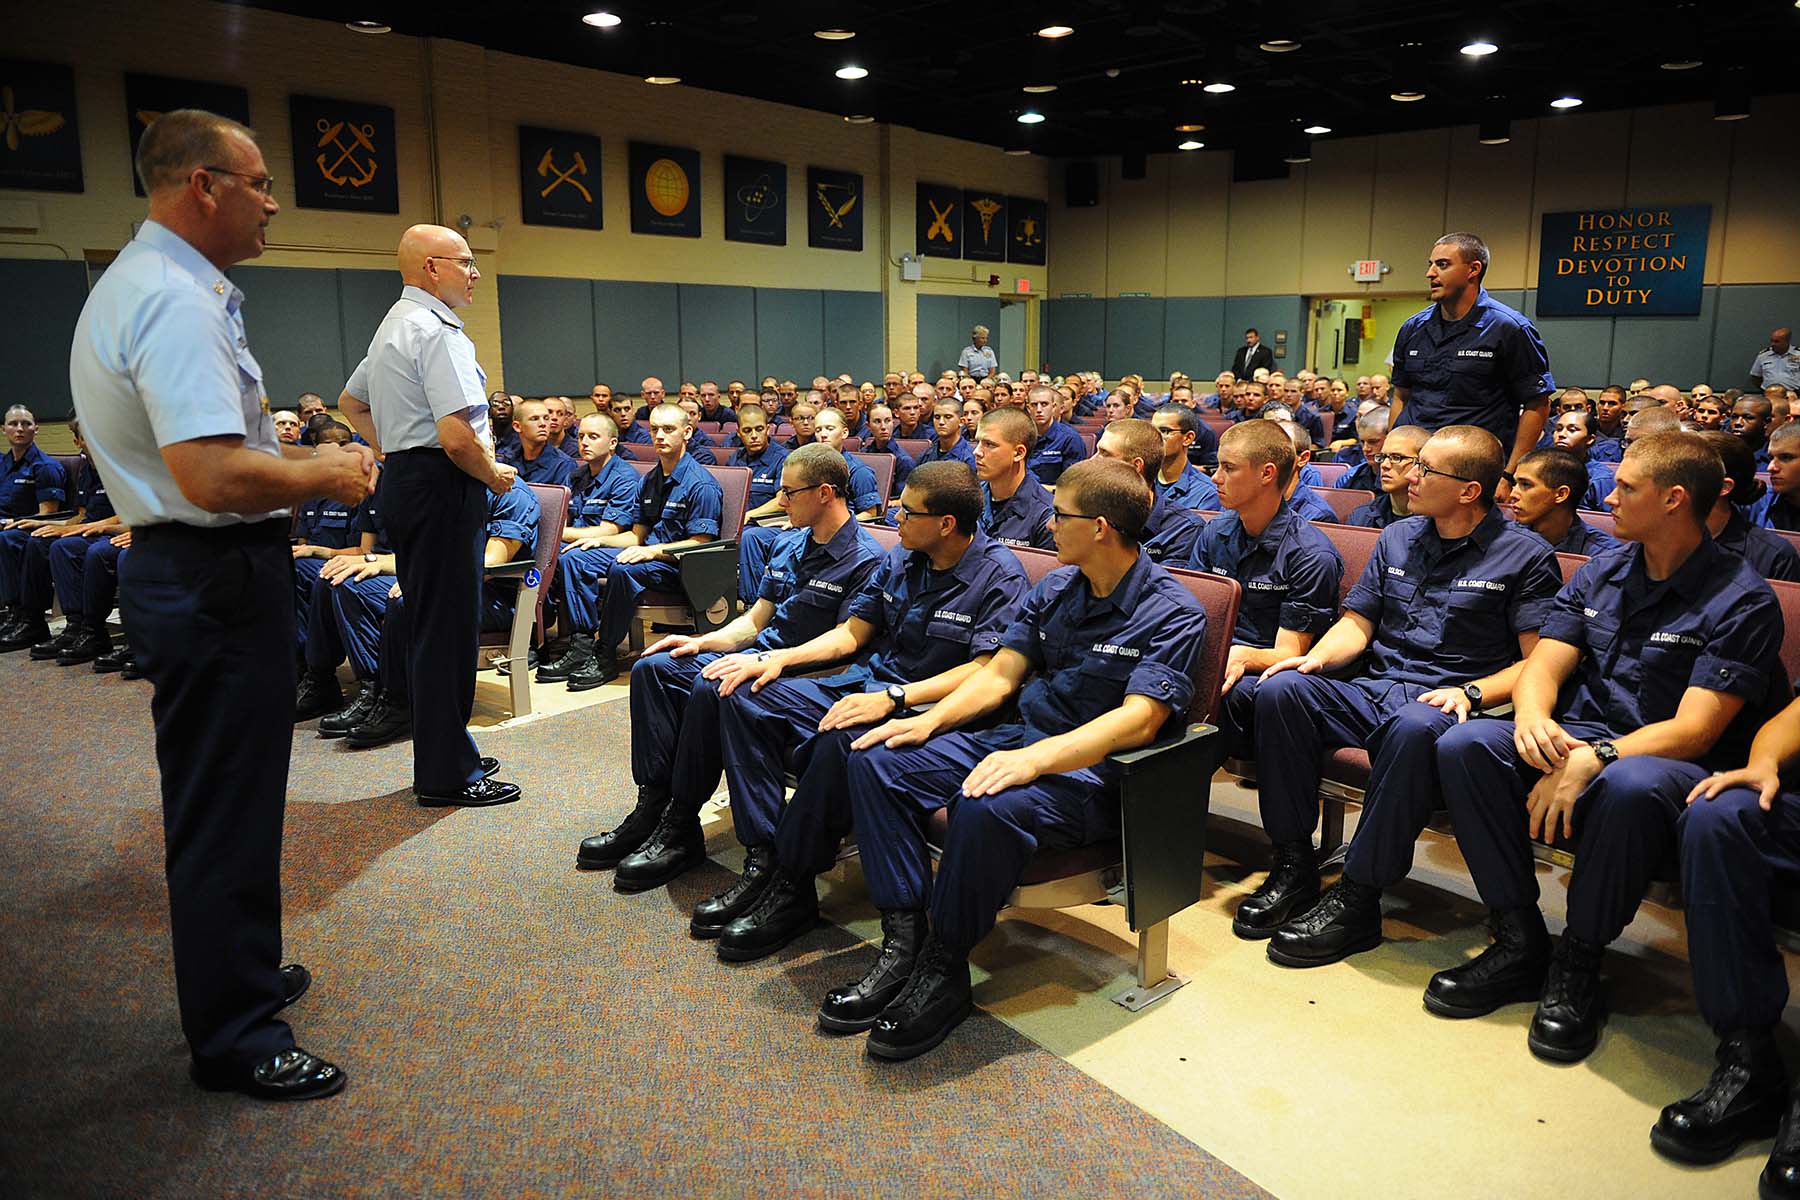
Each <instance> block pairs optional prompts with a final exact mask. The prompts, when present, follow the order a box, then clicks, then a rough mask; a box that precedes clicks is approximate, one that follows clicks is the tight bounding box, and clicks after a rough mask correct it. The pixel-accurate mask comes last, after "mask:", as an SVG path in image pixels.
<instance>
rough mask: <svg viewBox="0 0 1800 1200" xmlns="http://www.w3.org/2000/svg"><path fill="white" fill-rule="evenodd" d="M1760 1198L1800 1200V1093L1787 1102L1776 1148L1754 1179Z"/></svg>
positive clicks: (1777, 1134) (1777, 1135)
mask: <svg viewBox="0 0 1800 1200" xmlns="http://www.w3.org/2000/svg"><path fill="white" fill-rule="evenodd" d="M1756 1194H1757V1195H1758V1196H1760V1197H1762V1200H1800V1096H1797V1097H1795V1098H1794V1100H1793V1102H1792V1103H1791V1104H1789V1106H1788V1110H1787V1115H1786V1116H1784V1117H1782V1118H1781V1129H1780V1131H1779V1132H1777V1133H1776V1135H1775V1149H1774V1151H1773V1152H1772V1153H1771V1154H1770V1155H1769V1162H1768V1165H1767V1166H1765V1167H1763V1170H1762V1174H1761V1175H1760V1176H1758V1177H1757V1180H1756Z"/></svg>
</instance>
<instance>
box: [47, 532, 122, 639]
mask: <svg viewBox="0 0 1800 1200" xmlns="http://www.w3.org/2000/svg"><path fill="white" fill-rule="evenodd" d="M112 539H113V535H112V534H101V535H99V536H96V537H60V538H57V539H56V540H55V541H54V542H51V543H50V577H51V578H52V579H53V580H54V581H55V584H56V598H57V600H59V601H61V603H62V607H63V612H64V613H65V614H67V615H68V616H71V617H78V616H82V615H84V614H85V615H91V616H92V618H93V620H94V621H95V622H96V624H95V626H94V628H96V629H98V628H99V625H98V622H100V621H104V620H106V615H107V614H108V613H110V612H111V611H112V610H113V604H114V602H115V601H116V600H117V598H118V595H119V558H120V556H121V555H123V554H124V553H125V551H124V550H122V549H120V548H119V547H118V546H115V545H113V544H112ZM27 607H29V605H28V606H27Z"/></svg>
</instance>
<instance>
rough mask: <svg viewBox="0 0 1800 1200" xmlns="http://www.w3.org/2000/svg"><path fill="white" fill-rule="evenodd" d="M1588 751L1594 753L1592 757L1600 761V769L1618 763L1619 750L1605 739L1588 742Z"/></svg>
mask: <svg viewBox="0 0 1800 1200" xmlns="http://www.w3.org/2000/svg"><path fill="white" fill-rule="evenodd" d="M1588 749H1590V750H1592V751H1593V752H1594V757H1595V758H1597V759H1599V760H1600V765H1601V766H1602V767H1610V766H1612V765H1613V764H1614V763H1616V762H1618V761H1619V748H1618V747H1617V746H1615V745H1613V744H1612V742H1610V741H1608V740H1607V739H1606V738H1601V739H1600V740H1598V741H1593V742H1589V743H1588Z"/></svg>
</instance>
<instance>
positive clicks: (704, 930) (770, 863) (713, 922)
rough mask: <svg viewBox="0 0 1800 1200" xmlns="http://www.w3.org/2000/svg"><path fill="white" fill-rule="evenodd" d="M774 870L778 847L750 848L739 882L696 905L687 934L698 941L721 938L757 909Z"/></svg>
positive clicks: (745, 857) (746, 854) (745, 855)
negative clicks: (740, 918) (729, 926)
mask: <svg viewBox="0 0 1800 1200" xmlns="http://www.w3.org/2000/svg"><path fill="white" fill-rule="evenodd" d="M774 870H775V847H773V846H751V847H750V848H749V850H748V851H746V852H745V854H744V873H743V874H742V875H740V876H738V880H737V882H736V883H734V884H732V885H731V886H730V887H728V888H726V889H725V890H724V891H722V892H720V893H719V894H718V895H716V896H711V897H708V898H707V899H705V900H702V901H701V902H700V903H698V904H696V905H694V918H693V920H691V921H689V922H688V932H689V933H691V934H693V935H694V936H695V937H697V938H716V937H718V936H719V934H720V933H722V932H723V931H724V929H725V927H726V926H727V925H729V924H731V923H732V922H733V921H735V920H736V919H737V918H739V917H741V916H743V915H744V914H745V913H747V912H749V911H750V910H751V909H752V908H754V907H755V906H756V902H757V900H759V899H761V897H762V894H763V889H765V888H767V887H768V886H769V878H770V875H771V873H772V872H773V871H774Z"/></svg>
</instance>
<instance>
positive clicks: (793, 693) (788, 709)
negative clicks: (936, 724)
mask: <svg viewBox="0 0 1800 1200" xmlns="http://www.w3.org/2000/svg"><path fill="white" fill-rule="evenodd" d="M862 690H863V688H862V684H861V682H860V681H859V682H858V683H857V684H856V685H855V686H853V687H846V686H836V687H830V688H827V687H825V686H823V684H822V683H821V682H820V681H818V680H813V679H777V680H776V681H775V682H774V683H771V684H770V685H768V686H767V687H765V688H763V690H762V691H760V692H752V691H750V689H749V688H740V689H738V690H737V691H736V692H733V693H732V694H731V696H730V697H729V698H728V699H727V700H726V701H725V705H724V708H723V710H722V712H721V714H720V715H721V719H720V729H719V732H720V740H721V741H722V742H723V744H724V765H725V781H726V783H727V784H729V785H730V787H731V820H732V824H733V825H734V826H736V828H737V837H738V842H739V843H740V844H741V845H745V846H767V845H769V844H770V843H771V842H773V843H774V845H775V847H776V856H777V858H778V859H779V860H780V862H781V865H782V866H784V867H787V868H790V869H791V870H793V871H795V872H796V873H801V872H804V873H808V874H813V875H817V874H818V873H819V872H821V871H823V870H825V869H826V868H828V867H830V866H831V864H832V862H833V860H834V859H835V858H836V857H837V846H838V843H839V842H841V841H842V840H843V838H844V835H845V834H847V833H849V832H850V827H851V814H850V797H849V785H848V781H847V779H846V776H845V773H846V769H847V763H848V760H849V757H850V743H851V742H852V741H854V740H856V738H858V737H860V736H861V735H862V734H863V732H864V730H863V729H860V728H859V729H834V730H832V731H831V732H829V733H820V732H819V721H820V720H821V719H822V718H823V717H824V716H825V714H826V713H827V712H829V711H830V710H831V706H832V705H833V704H836V703H837V702H838V700H839V699H841V698H842V697H844V696H847V695H854V694H856V693H860V692H861V691H862ZM790 767H791V768H792V770H793V773H794V775H795V776H796V777H797V778H798V780H799V783H798V785H797V786H796V787H795V789H794V798H793V799H792V800H791V801H789V802H788V803H787V804H786V805H785V806H784V805H783V804H782V797H783V796H784V795H785V794H786V791H787V779H786V773H787V771H788V769H789V768H790Z"/></svg>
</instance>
